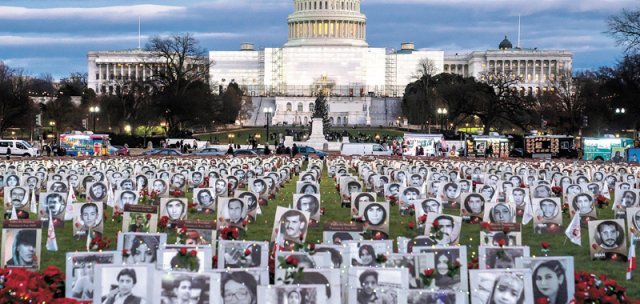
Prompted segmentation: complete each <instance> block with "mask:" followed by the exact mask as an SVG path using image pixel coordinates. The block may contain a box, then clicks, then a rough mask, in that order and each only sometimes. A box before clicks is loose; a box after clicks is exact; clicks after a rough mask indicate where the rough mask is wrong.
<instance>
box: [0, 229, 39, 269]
mask: <svg viewBox="0 0 640 304" xmlns="http://www.w3.org/2000/svg"><path fill="white" fill-rule="evenodd" d="M5 231H6V230H5ZM13 231H14V232H15V237H14V238H13V242H12V245H11V247H10V249H11V252H10V253H8V252H6V251H5V252H4V254H3V256H4V257H5V260H7V259H8V260H7V261H6V263H5V265H6V266H8V267H37V262H36V259H37V258H36V256H37V255H38V254H39V253H38V252H37V251H36V249H37V247H38V246H37V242H38V235H37V231H36V230H35V229H21V230H17V229H15V230H13ZM3 248H4V250H6V249H8V248H7V247H5V246H3ZM3 266H4V265H3Z"/></svg>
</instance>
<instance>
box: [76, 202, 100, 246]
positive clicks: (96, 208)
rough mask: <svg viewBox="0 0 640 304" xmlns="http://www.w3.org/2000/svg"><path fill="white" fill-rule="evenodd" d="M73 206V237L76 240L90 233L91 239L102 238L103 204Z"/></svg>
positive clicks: (91, 203)
mask: <svg viewBox="0 0 640 304" xmlns="http://www.w3.org/2000/svg"><path fill="white" fill-rule="evenodd" d="M73 205H74V207H73V211H74V215H73V236H74V237H76V238H81V237H86V236H87V234H88V232H89V231H91V234H92V235H93V236H92V237H93V238H95V237H96V236H99V237H102V232H103V229H104V221H103V214H104V212H103V210H102V205H103V204H101V203H94V202H90V203H80V204H73Z"/></svg>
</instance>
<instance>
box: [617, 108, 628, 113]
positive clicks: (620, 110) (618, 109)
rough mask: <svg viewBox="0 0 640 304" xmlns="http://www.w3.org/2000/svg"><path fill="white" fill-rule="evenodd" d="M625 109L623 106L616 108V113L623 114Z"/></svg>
mask: <svg viewBox="0 0 640 304" xmlns="http://www.w3.org/2000/svg"><path fill="white" fill-rule="evenodd" d="M626 111H627V110H625V108H616V114H624V113H625V112H626Z"/></svg>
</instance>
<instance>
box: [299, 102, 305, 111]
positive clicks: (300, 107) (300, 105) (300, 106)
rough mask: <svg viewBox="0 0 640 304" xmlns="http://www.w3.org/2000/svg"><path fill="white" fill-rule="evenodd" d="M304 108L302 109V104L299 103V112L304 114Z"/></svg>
mask: <svg viewBox="0 0 640 304" xmlns="http://www.w3.org/2000/svg"><path fill="white" fill-rule="evenodd" d="M303 111H304V108H303V107H302V103H301V102H300V103H298V112H303Z"/></svg>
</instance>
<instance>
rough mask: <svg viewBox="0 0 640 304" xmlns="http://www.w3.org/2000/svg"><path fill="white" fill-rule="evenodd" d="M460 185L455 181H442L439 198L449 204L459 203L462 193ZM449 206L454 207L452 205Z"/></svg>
mask: <svg viewBox="0 0 640 304" xmlns="http://www.w3.org/2000/svg"><path fill="white" fill-rule="evenodd" d="M460 188H461V187H460V185H459V184H458V183H455V182H448V183H441V184H440V189H439V190H438V196H437V197H438V198H439V199H440V200H441V201H443V202H445V203H446V204H447V206H449V205H451V204H457V201H458V199H459V198H460V194H461V193H462V191H461V189H460ZM448 208H454V207H453V206H450V207H448Z"/></svg>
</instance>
